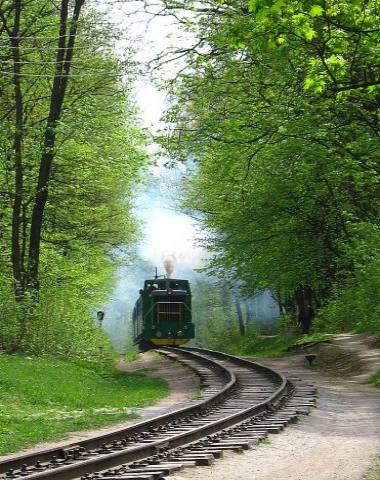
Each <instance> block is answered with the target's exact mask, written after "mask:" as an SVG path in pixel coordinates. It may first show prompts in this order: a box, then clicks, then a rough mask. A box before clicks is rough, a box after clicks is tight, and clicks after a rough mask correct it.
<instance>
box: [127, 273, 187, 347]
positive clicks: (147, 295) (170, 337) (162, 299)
mask: <svg viewBox="0 0 380 480" xmlns="http://www.w3.org/2000/svg"><path fill="white" fill-rule="evenodd" d="M132 324H133V337H134V344H135V345H138V346H139V349H140V350H141V351H146V350H149V349H150V348H154V347H155V346H159V345H166V346H168V345H175V346H179V345H183V344H185V343H186V342H188V341H189V340H190V339H192V338H194V324H193V322H192V317H191V292H190V285H189V281H188V280H180V279H173V278H154V279H152V280H145V282H144V288H143V289H142V290H140V297H139V298H138V300H137V302H136V304H135V307H134V309H133V314H132Z"/></svg>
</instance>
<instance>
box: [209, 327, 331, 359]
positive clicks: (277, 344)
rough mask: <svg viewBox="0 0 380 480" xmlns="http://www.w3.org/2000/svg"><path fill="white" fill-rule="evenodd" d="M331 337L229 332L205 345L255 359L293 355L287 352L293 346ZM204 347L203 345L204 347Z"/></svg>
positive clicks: (322, 335)
mask: <svg viewBox="0 0 380 480" xmlns="http://www.w3.org/2000/svg"><path fill="white" fill-rule="evenodd" d="M329 338H330V337H329V336H328V335H324V334H313V335H298V336H296V335H294V336H285V335H268V336H265V335H260V334H258V332H256V331H252V332H247V334H246V335H245V336H244V337H242V336H240V335H239V334H238V333H235V332H228V334H225V335H219V336H218V337H217V338H215V339H214V340H211V341H210V342H208V345H207V346H206V345H204V346H205V347H206V348H211V349H214V350H220V351H222V352H225V353H229V354H231V355H243V356H254V357H279V356H284V355H293V354H294V352H287V348H288V347H290V346H293V345H298V346H300V345H302V344H307V343H309V342H318V341H325V340H328V339H329ZM202 346H203V345H202Z"/></svg>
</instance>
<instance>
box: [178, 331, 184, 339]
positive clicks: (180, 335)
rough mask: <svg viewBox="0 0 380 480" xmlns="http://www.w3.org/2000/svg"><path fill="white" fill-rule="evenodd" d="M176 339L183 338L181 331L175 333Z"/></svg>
mask: <svg viewBox="0 0 380 480" xmlns="http://www.w3.org/2000/svg"><path fill="white" fill-rule="evenodd" d="M177 337H179V338H181V337H183V332H181V330H180V331H179V332H177Z"/></svg>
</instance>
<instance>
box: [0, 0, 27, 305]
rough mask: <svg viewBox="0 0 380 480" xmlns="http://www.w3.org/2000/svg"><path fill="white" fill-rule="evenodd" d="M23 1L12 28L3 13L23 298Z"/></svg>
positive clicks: (15, 261) (16, 263) (15, 255)
mask: <svg viewBox="0 0 380 480" xmlns="http://www.w3.org/2000/svg"><path fill="white" fill-rule="evenodd" d="M21 9H22V6H21V1H20V0H15V3H14V23H13V28H12V29H9V28H8V26H7V20H6V18H5V17H4V16H3V15H2V21H3V25H4V28H5V29H6V30H7V33H8V35H9V40H10V44H11V50H12V57H13V58H12V60H13V92H14V99H15V125H14V137H13V150H14V154H13V159H12V160H13V167H14V179H15V180H14V184H15V187H14V198H13V205H12V269H13V278H14V282H15V295H16V299H17V300H21V299H22V297H23V292H24V275H23V272H24V268H23V259H22V255H21V242H23V241H25V240H24V239H23V237H22V235H21V234H20V231H21V210H22V193H23V192H22V190H23V180H24V179H23V167H22V140H23V96H22V90H21V75H20V73H21V62H20V40H19V36H20V33H19V32H20V18H21Z"/></svg>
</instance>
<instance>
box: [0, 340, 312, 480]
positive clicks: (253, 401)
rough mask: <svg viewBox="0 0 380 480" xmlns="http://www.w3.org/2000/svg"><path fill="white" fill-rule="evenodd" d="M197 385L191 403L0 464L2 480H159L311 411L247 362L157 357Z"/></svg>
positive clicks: (304, 396)
mask: <svg viewBox="0 0 380 480" xmlns="http://www.w3.org/2000/svg"><path fill="white" fill-rule="evenodd" d="M160 352H161V353H162V354H163V355H166V356H168V357H169V358H171V359H173V360H176V361H180V362H182V363H184V364H186V365H187V366H188V367H190V368H192V369H193V370H195V371H196V372H197V374H198V375H199V376H200V378H201V394H200V398H198V399H197V400H196V401H193V402H191V403H189V405H186V406H185V407H183V408H181V409H178V410H174V411H172V412H170V413H167V414H165V415H163V416H160V417H156V418H153V419H150V420H147V421H143V422H140V423H137V424H135V425H132V426H130V427H127V428H123V429H120V428H119V429H118V430H115V431H113V432H111V433H108V434H107V435H102V436H98V437H94V438H91V439H87V440H84V441H82V442H79V443H77V444H75V445H73V444H68V445H67V446H66V447H64V448H59V449H50V450H45V451H43V452H39V453H37V454H33V455H21V456H20V457H17V458H15V459H12V460H11V461H3V462H2V461H0V479H7V480H10V479H21V478H22V479H27V480H36V479H45V480H50V479H55V480H72V479H81V480H90V479H91V480H92V479H108V480H139V479H141V480H159V479H163V478H164V477H165V475H169V474H173V472H176V471H178V470H180V469H182V468H186V467H191V466H195V465H211V464H212V463H213V462H214V460H215V459H216V458H221V457H222V456H223V452H224V451H226V450H232V451H238V452H239V451H242V450H246V449H250V448H252V446H253V445H257V444H258V443H259V442H260V441H262V440H263V439H265V438H266V437H267V435H268V434H269V433H279V432H280V431H281V430H283V429H284V428H285V427H286V426H287V425H289V424H290V423H292V422H294V421H295V420H296V418H297V416H298V415H299V414H307V413H308V411H309V408H310V407H312V406H314V405H315V399H316V391H315V389H314V387H312V386H310V385H307V384H304V383H303V382H302V381H301V380H300V379H298V378H284V377H283V376H282V375H280V374H279V373H277V372H275V371H273V370H271V369H269V368H266V367H263V366H261V365H259V364H257V363H253V362H251V361H249V360H244V359H240V358H238V357H232V356H229V355H224V354H221V353H218V352H212V351H207V350H202V349H195V348H192V349H190V348H187V349H166V348H165V349H164V348H163V349H161V350H160Z"/></svg>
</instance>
